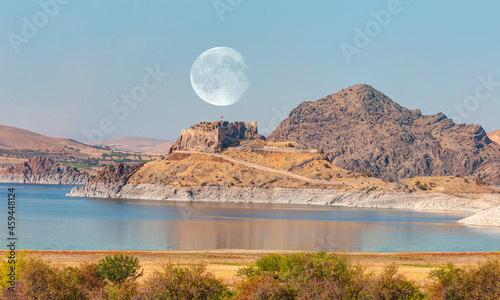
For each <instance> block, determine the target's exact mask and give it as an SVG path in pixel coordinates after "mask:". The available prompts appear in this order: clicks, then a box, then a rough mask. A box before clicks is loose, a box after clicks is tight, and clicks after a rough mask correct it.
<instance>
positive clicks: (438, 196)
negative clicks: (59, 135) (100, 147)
mask: <svg viewBox="0 0 500 300" xmlns="http://www.w3.org/2000/svg"><path fill="white" fill-rule="evenodd" d="M66 196H69V197H86V198H118V199H135V200H157V201H180V202H219V203H263V204H300V205H318V206H339V207H359V208H381V209H404V210H413V211H425V212H446V211H449V212H470V213H476V214H486V217H481V218H478V217H476V218H471V217H473V216H475V215H472V216H469V217H468V218H464V219H462V220H460V222H461V223H462V224H466V225H477V226H494V227H497V226H500V216H497V215H498V214H493V213H485V212H488V211H490V210H491V211H493V210H495V209H496V208H498V207H500V194H499V193H437V192H413V193H407V192H395V191H376V190H374V191H370V190H365V191H362V190H351V191H348V190H331V189H311V188H309V189H307V188H300V189H299V188H260V187H220V186H205V187H175V186H168V185H155V184H125V185H120V184H106V183H88V184H87V185H85V186H84V187H74V188H73V189H72V190H71V192H70V193H68V194H67V195H66Z"/></svg>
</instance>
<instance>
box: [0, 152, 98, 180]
mask: <svg viewBox="0 0 500 300" xmlns="http://www.w3.org/2000/svg"><path fill="white" fill-rule="evenodd" d="M88 179H89V174H88V173H87V172H80V171H79V170H78V169H76V168H72V167H69V166H66V165H62V164H59V163H57V162H54V161H53V160H52V159H50V158H45V157H33V158H32V159H30V160H28V161H26V162H22V163H20V164H18V165H17V166H15V167H10V168H8V169H7V170H6V171H5V172H4V173H2V174H0V182H4V183H26V184H64V185H81V184H85V183H86V182H87V180H88Z"/></svg>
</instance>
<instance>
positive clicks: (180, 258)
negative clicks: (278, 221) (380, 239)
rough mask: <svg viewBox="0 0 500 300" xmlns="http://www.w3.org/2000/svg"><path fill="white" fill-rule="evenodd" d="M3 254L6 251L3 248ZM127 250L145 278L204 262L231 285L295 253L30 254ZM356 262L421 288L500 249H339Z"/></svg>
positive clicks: (72, 258) (81, 257)
mask: <svg viewBox="0 0 500 300" xmlns="http://www.w3.org/2000/svg"><path fill="white" fill-rule="evenodd" d="M1 253H2V254H1V255H2V257H3V256H5V251H1ZM115 253H124V254H126V255H132V256H134V257H137V258H138V259H139V260H140V263H141V265H142V268H143V269H144V276H143V277H141V280H144V279H146V278H148V277H149V276H151V274H153V273H154V272H155V270H157V269H159V268H160V267H161V266H162V265H164V264H166V263H167V262H174V263H176V264H181V265H189V264H194V263H204V264H206V265H207V269H208V270H209V271H210V272H212V273H213V274H214V275H215V276H216V277H217V278H220V279H223V280H224V281H225V282H226V283H227V284H229V285H230V286H233V287H234V286H235V285H236V284H237V283H238V281H239V280H240V279H239V278H238V277H236V273H237V272H238V270H239V269H240V268H241V267H244V266H249V265H251V264H253V263H254V262H255V260H257V259H258V258H260V257H262V256H265V255H267V254H269V253H282V254H286V253H292V252H290V251H261V250H212V251H31V252H30V254H31V255H35V256H39V257H40V258H42V259H43V260H45V261H48V262H51V264H53V265H55V266H61V267H65V266H78V265H79V264H81V263H84V262H97V261H98V260H99V259H101V258H103V257H104V256H106V255H114V254H115ZM338 254H340V255H345V256H347V257H348V258H349V260H350V261H351V262H353V263H355V264H356V263H357V264H360V265H362V266H363V267H364V268H366V270H367V271H368V272H372V273H374V274H378V273H380V272H381V271H382V270H383V268H384V267H385V266H387V265H390V264H393V263H394V264H395V265H396V266H397V267H398V269H399V272H400V273H402V274H404V275H405V276H406V277H407V278H408V279H410V280H413V281H415V282H416V283H417V284H418V285H419V286H420V287H422V288H425V287H426V286H427V285H428V284H429V279H428V278H427V276H428V274H429V272H430V271H431V270H433V269H436V268H438V267H440V266H443V265H445V264H447V263H453V264H454V265H456V266H458V267H469V266H470V267H472V266H474V265H475V264H477V263H482V262H486V261H488V260H493V259H499V258H500V252H484V253H481V252H480V253H373V252H339V253H338Z"/></svg>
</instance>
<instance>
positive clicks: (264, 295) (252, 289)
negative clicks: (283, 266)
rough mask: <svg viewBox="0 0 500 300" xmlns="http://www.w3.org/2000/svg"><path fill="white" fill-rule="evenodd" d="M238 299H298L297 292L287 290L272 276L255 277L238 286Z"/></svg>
mask: <svg viewBox="0 0 500 300" xmlns="http://www.w3.org/2000/svg"><path fill="white" fill-rule="evenodd" d="M237 291H238V294H237V296H236V299H245V300H246V299H253V300H267V299H270V300H282V299H283V300H287V299H296V297H297V295H296V292H295V291H292V290H290V289H287V288H286V286H283V285H282V284H280V283H279V282H278V281H277V280H275V279H274V278H272V277H270V276H253V277H250V278H248V279H247V280H245V281H243V282H242V283H240V284H239V285H238V286H237Z"/></svg>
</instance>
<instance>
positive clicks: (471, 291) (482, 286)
mask: <svg viewBox="0 0 500 300" xmlns="http://www.w3.org/2000/svg"><path fill="white" fill-rule="evenodd" d="M429 277H430V278H432V279H436V280H437V281H436V282H435V283H434V284H433V285H432V286H431V289H430V291H431V297H432V298H433V299H457V300H461V299H464V300H465V299H471V300H475V299H477V300H479V299H481V300H482V299H484V300H493V299H500V263H499V262H498V260H494V261H489V262H486V263H483V264H479V265H478V266H477V267H475V268H472V269H470V270H464V269H461V268H456V267H454V266H453V265H452V264H448V265H446V266H445V267H442V268H440V269H437V270H434V271H432V272H431V273H430V274H429Z"/></svg>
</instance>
